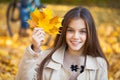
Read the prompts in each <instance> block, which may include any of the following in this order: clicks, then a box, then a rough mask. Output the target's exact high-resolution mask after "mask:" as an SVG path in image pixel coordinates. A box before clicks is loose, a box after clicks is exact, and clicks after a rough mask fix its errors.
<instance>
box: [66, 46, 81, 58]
mask: <svg viewBox="0 0 120 80" xmlns="http://www.w3.org/2000/svg"><path fill="white" fill-rule="evenodd" d="M82 51H83V50H72V49H69V48H68V49H67V53H69V54H70V55H73V56H78V55H79V56H80V55H82Z"/></svg>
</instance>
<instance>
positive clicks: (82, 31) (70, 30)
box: [67, 29, 86, 33]
mask: <svg viewBox="0 0 120 80" xmlns="http://www.w3.org/2000/svg"><path fill="white" fill-rule="evenodd" d="M67 31H68V32H73V31H74V30H72V29H68V30H67ZM80 33H86V31H84V30H81V31H80Z"/></svg>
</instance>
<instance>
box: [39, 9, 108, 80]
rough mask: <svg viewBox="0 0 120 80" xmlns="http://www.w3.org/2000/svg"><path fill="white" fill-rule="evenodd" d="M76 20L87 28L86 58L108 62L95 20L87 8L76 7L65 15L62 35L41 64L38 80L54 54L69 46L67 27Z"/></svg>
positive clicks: (84, 51) (59, 35)
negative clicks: (63, 46)
mask: <svg viewBox="0 0 120 80" xmlns="http://www.w3.org/2000/svg"><path fill="white" fill-rule="evenodd" d="M75 18H81V19H83V20H84V22H85V24H86V27H87V39H86V42H85V45H84V50H83V53H84V54H83V55H85V56H86V55H91V56H93V57H102V58H104V59H105V60H106V62H107V59H106V58H105V55H104V54H103V51H102V49H101V47H100V44H99V41H98V37H97V33H96V28H95V24H94V20H93V17H92V15H91V13H90V12H89V10H88V9H86V8H83V7H75V8H73V9H71V10H70V11H68V12H67V13H66V14H65V16H64V19H63V21H62V30H61V31H60V32H61V33H60V34H58V35H57V36H56V39H55V42H54V43H55V44H54V47H53V50H52V51H51V52H50V53H49V55H48V56H47V57H46V58H45V59H44V60H43V61H42V62H41V64H40V66H39V69H38V74H37V77H38V80H42V77H43V68H44V65H45V63H46V62H47V61H48V60H49V59H51V56H52V54H53V53H54V52H55V51H56V50H57V49H58V48H60V47H61V46H62V45H67V44H66V30H67V27H68V24H69V23H70V21H71V20H72V19H75Z"/></svg>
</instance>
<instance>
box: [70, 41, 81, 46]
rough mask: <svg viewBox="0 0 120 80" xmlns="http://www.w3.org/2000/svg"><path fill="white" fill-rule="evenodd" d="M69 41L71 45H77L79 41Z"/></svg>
mask: <svg viewBox="0 0 120 80" xmlns="http://www.w3.org/2000/svg"><path fill="white" fill-rule="evenodd" d="M71 43H72V45H73V46H77V45H79V44H80V43H81V42H79V41H71Z"/></svg>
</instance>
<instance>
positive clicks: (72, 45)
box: [66, 18, 87, 52]
mask: <svg viewBox="0 0 120 80" xmlns="http://www.w3.org/2000/svg"><path fill="white" fill-rule="evenodd" d="M86 36H87V30H86V26H85V22H84V21H83V20H82V19H81V18H79V19H73V20H71V21H70V23H69V24H68V28H67V31H66V42H67V44H68V50H69V51H75V52H76V51H77V52H78V51H80V52H81V50H82V47H83V45H84V44H85V41H86Z"/></svg>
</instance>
